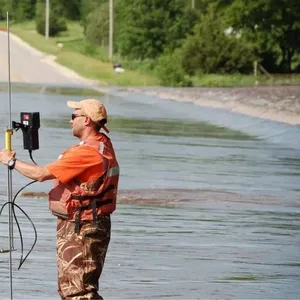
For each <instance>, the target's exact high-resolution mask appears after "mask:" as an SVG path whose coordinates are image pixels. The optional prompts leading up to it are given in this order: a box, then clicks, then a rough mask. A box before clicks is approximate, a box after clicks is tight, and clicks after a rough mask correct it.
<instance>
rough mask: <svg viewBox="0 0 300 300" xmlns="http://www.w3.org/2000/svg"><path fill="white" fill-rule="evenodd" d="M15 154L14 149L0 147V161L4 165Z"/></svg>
mask: <svg viewBox="0 0 300 300" xmlns="http://www.w3.org/2000/svg"><path fill="white" fill-rule="evenodd" d="M15 156H16V152H15V151H11V150H6V149H2V150H1V151H0V162H1V163H3V164H4V165H7V164H8V161H9V160H11V159H12V158H13V157H15Z"/></svg>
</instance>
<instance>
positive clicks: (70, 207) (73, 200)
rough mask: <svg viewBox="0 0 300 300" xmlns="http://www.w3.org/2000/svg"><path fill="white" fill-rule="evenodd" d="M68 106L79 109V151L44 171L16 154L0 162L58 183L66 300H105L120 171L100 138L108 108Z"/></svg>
mask: <svg viewBox="0 0 300 300" xmlns="http://www.w3.org/2000/svg"><path fill="white" fill-rule="evenodd" d="M67 105H68V106H69V107H71V108H73V109H74V112H73V114H72V118H71V120H70V124H71V126H72V131H73V135H74V136H76V137H77V138H79V140H80V143H79V145H76V146H73V147H71V148H69V149H67V150H66V151H64V152H63V153H62V154H61V155H60V156H59V158H58V160H56V161H55V162H53V163H51V164H49V165H46V166H44V167H40V166H37V165H33V164H28V163H26V162H23V161H20V160H18V159H16V157H15V152H14V151H8V150H5V149H4V150H2V151H1V152H0V161H1V162H2V163H3V164H5V165H8V166H9V168H11V169H15V170H17V171H18V172H20V173H21V174H23V175H24V176H26V177H28V178H30V179H34V180H38V181H41V182H42V181H45V180H49V179H54V187H53V188H52V190H51V191H50V192H49V207H50V209H51V211H52V213H53V214H54V215H55V216H57V264H58V292H59V294H60V296H61V299H72V300H79V299H81V300H83V299H103V298H102V297H101V296H100V295H99V294H98V289H99V286H98V281H99V278H100V275H101V272H102V269H103V265H104V260H105V256H106V251H107V248H108V244H109V241H110V214H111V213H112V212H113V211H114V210H115V207H116V197H117V189H118V180H119V166H118V162H117V159H116V156H115V152H114V149H113V146H112V144H111V141H110V139H109V138H108V137H107V136H106V135H105V134H103V133H101V132H99V131H100V130H101V129H103V130H104V131H106V132H107V133H108V132H109V131H108V129H107V128H106V126H105V124H106V122H107V113H106V109H105V107H104V105H103V104H102V103H101V102H99V101H97V100H94V99H85V100H82V101H80V102H73V101H68V103H67Z"/></svg>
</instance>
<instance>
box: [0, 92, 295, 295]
mask: <svg viewBox="0 0 300 300" xmlns="http://www.w3.org/2000/svg"><path fill="white" fill-rule="evenodd" d="M6 98H7V96H6V94H4V93H3V94H1V93H0V100H1V101H2V103H3V106H2V107H3V109H2V111H1V112H0V125H1V126H2V128H3V130H4V128H5V127H6V124H7V110H6V106H5V105H4V103H6V101H7V100H6ZM71 98H72V99H75V100H76V99H80V98H79V97H77V96H72V97H71ZM69 99H70V97H68V96H58V95H46V94H37V93H35V94H32V93H16V94H14V97H13V119H14V120H18V118H19V112H20V111H40V113H41V123H42V126H41V129H40V145H41V146H40V149H39V150H38V151H35V152H34V158H35V160H36V161H37V162H38V163H39V164H46V163H48V162H50V161H52V160H54V159H56V157H57V156H58V155H59V153H60V151H61V150H63V149H64V148H66V147H68V146H69V145H71V144H73V143H74V142H75V140H74V138H73V137H72V136H71V130H70V126H69V125H68V120H69V116H70V114H71V112H70V110H69V109H68V108H67V107H66V105H65V102H66V101H67V100H69ZM101 99H102V101H103V102H104V103H105V104H106V106H107V108H108V111H109V113H110V114H111V119H110V120H109V128H110V129H111V134H110V136H111V137H112V139H113V141H114V144H115V148H116V151H117V153H118V158H119V161H120V165H121V173H122V176H121V180H120V189H121V191H120V195H119V202H120V204H119V206H118V209H117V211H116V213H115V214H113V233H112V242H111V245H110V250H109V253H108V257H107V263H106V266H105V270H104V273H103V277H102V281H101V290H102V295H103V296H104V297H105V299H298V298H299V294H300V288H299V280H300V252H299V249H300V248H299V246H300V242H299V241H300V234H299V230H300V201H299V187H298V186H299V174H300V157H299V148H300V146H299V145H300V144H299V143H298V142H299V133H300V132H299V128H298V127H295V126H287V125H285V124H280V123H276V122H271V121H264V120H260V119H255V118H251V117H245V116H240V115H237V114H232V113H228V112H224V111H220V110H216V109H208V108H205V109H204V108H200V107H198V106H197V105H193V104H187V103H185V104H181V103H175V102H172V101H160V100H157V99H155V98H152V97H145V96H141V95H127V94H125V93H119V94H118V97H112V96H104V97H102V98H101ZM3 144H4V138H3V142H2V147H3ZM13 145H14V149H16V150H17V154H18V157H19V158H20V159H23V160H28V154H27V153H26V152H25V151H24V150H22V135H21V133H20V132H17V133H15V134H14V136H13ZM0 173H1V175H2V176H1V179H0V200H1V203H4V202H5V201H6V200H5V198H6V182H7V181H6V177H7V175H6V169H5V168H0ZM13 176H14V177H13V178H14V187H13V189H14V191H17V190H18V189H19V188H21V187H22V186H23V185H24V184H25V183H27V182H28V181H27V180H26V179H25V178H23V177H22V176H20V175H18V174H17V173H16V174H15V173H14V174H13ZM50 185H51V183H50V182H45V183H42V184H35V185H33V186H32V187H30V190H31V191H47V190H48V189H49V188H50ZM28 189H29V188H28ZM17 202H18V204H19V205H21V207H22V208H23V209H24V210H25V211H26V212H27V213H28V214H29V215H30V216H31V217H32V219H33V221H34V223H35V225H36V227H37V230H38V234H39V239H38V243H37V245H36V247H35V249H34V251H33V253H32V254H31V255H30V256H29V258H28V260H27V261H26V262H25V264H24V265H23V267H22V268H21V270H19V271H17V267H18V260H19V258H20V247H19V246H17V248H18V251H16V252H14V298H15V299H58V297H57V294H56V265H55V218H54V217H52V216H51V215H50V214H49V212H48V207H47V201H46V200H45V199H30V198H24V197H19V198H18V200H17ZM3 213H4V215H3V216H1V218H0V235H1V239H0V241H1V242H0V248H2V247H3V246H6V245H7V244H8V242H7V230H8V229H7V211H6V210H4V212H3ZM19 220H20V222H21V226H22V229H23V234H24V237H25V245H24V246H25V250H27V251H28V249H29V248H30V246H31V243H32V241H33V231H32V229H31V227H30V224H29V222H28V220H26V219H25V218H24V216H21V215H20V217H19ZM16 245H19V240H18V238H17V236H16ZM7 259H8V256H7V254H1V255H0V261H1V263H0V278H1V282H2V284H1V287H0V292H1V295H2V296H1V299H8V298H9V281H8V263H7Z"/></svg>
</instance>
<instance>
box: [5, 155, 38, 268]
mask: <svg viewBox="0 0 300 300" xmlns="http://www.w3.org/2000/svg"><path fill="white" fill-rule="evenodd" d="M29 156H30V159H31V160H32V162H33V163H34V164H35V165H36V162H35V161H34V159H33V157H32V150H29ZM35 182H37V181H36V180H33V181H31V182H29V183H27V184H26V185H24V186H23V187H22V188H20V189H19V191H18V192H17V193H16V195H15V196H14V198H13V200H12V202H9V201H7V202H5V203H4V204H3V205H2V206H1V209H0V216H1V214H2V211H3V209H4V207H5V206H6V205H11V206H12V213H13V217H14V219H15V221H16V225H17V228H18V232H19V235H20V244H21V258H20V263H19V267H18V270H20V268H21V266H22V265H23V263H24V262H25V260H26V259H27V257H28V256H29V254H30V253H31V252H32V250H33V248H34V247H35V245H36V242H37V230H36V227H35V225H34V223H33V221H32V219H31V218H30V217H29V215H28V214H27V213H26V212H25V211H24V210H23V209H22V208H21V207H20V206H19V205H17V204H16V203H15V202H16V199H17V196H18V195H19V194H20V193H21V192H22V191H23V190H24V189H25V188H26V187H28V186H29V185H31V184H33V183H35ZM15 207H16V208H18V209H19V210H20V211H21V212H22V213H23V214H24V215H25V217H26V218H27V219H28V221H29V222H30V223H31V226H32V228H33V230H34V242H33V244H32V246H31V248H30V250H29V251H28V253H27V254H26V255H25V257H24V243H23V235H22V230H21V226H20V224H19V221H18V218H17V215H16V212H15ZM11 250H13V249H11Z"/></svg>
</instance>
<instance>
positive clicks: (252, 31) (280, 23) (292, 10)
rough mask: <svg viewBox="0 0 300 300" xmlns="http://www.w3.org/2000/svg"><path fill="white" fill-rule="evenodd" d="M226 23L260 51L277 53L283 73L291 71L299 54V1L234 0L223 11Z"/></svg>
mask: <svg viewBox="0 0 300 300" xmlns="http://www.w3.org/2000/svg"><path fill="white" fill-rule="evenodd" d="M226 14H227V17H228V20H229V22H230V23H231V25H232V26H233V27H234V29H236V30H240V29H242V30H243V33H244V34H245V35H248V37H249V38H251V39H252V40H253V41H255V42H256V43H258V44H259V47H260V49H261V51H262V52H263V49H266V46H268V47H270V46H271V47H273V48H272V49H270V48H268V49H267V51H268V52H271V53H273V54H274V53H275V52H276V51H279V53H280V62H279V66H280V69H281V71H282V72H291V71H292V63H293V58H294V57H295V55H296V54H297V53H300V1H299V0H256V1H249V0H235V1H232V0H231V3H230V5H229V6H228V7H227V8H226Z"/></svg>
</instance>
